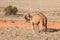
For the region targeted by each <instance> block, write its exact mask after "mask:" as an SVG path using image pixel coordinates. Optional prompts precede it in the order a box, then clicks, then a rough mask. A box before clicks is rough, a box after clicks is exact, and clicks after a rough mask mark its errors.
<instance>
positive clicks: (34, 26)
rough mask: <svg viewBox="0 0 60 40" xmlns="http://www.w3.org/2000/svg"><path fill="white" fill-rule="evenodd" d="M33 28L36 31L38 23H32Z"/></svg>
mask: <svg viewBox="0 0 60 40" xmlns="http://www.w3.org/2000/svg"><path fill="white" fill-rule="evenodd" d="M32 25H33V30H34V31H35V32H36V33H37V32H38V25H37V24H36V23H32Z"/></svg>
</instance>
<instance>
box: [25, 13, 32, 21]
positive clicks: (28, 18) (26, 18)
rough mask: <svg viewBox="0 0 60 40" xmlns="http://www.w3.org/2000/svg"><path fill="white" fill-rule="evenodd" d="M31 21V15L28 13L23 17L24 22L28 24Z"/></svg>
mask: <svg viewBox="0 0 60 40" xmlns="http://www.w3.org/2000/svg"><path fill="white" fill-rule="evenodd" d="M31 19H32V15H31V14H30V13H27V14H26V15H25V20H26V21H27V22H29V21H31Z"/></svg>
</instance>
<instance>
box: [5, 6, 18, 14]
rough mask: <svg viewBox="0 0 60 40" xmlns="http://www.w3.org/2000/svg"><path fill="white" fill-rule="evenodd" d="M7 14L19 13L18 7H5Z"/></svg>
mask: <svg viewBox="0 0 60 40" xmlns="http://www.w3.org/2000/svg"><path fill="white" fill-rule="evenodd" d="M4 11H5V15H15V14H16V13H17V11H18V10H17V8H16V7H13V6H8V7H6V8H5V9H4Z"/></svg>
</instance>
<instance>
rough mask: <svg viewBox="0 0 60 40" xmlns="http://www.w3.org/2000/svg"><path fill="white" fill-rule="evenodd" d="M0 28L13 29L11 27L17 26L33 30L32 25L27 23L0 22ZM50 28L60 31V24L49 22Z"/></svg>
mask: <svg viewBox="0 0 60 40" xmlns="http://www.w3.org/2000/svg"><path fill="white" fill-rule="evenodd" d="M0 26H2V27H7V26H8V27H11V26H17V27H20V28H29V29H30V28H32V25H31V23H28V22H25V21H2V20H0ZM47 27H48V28H56V29H60V22H47Z"/></svg>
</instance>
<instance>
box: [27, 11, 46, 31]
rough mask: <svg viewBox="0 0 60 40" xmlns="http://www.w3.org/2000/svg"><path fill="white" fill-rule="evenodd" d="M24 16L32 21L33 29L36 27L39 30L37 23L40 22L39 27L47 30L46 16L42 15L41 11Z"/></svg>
mask: <svg viewBox="0 0 60 40" xmlns="http://www.w3.org/2000/svg"><path fill="white" fill-rule="evenodd" d="M28 15H30V14H28ZM26 18H27V19H29V22H30V23H32V26H33V29H34V30H36V29H38V30H40V29H39V24H41V27H43V30H44V31H47V18H46V16H45V15H43V13H41V12H38V13H37V14H36V15H34V16H31V17H26Z"/></svg>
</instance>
